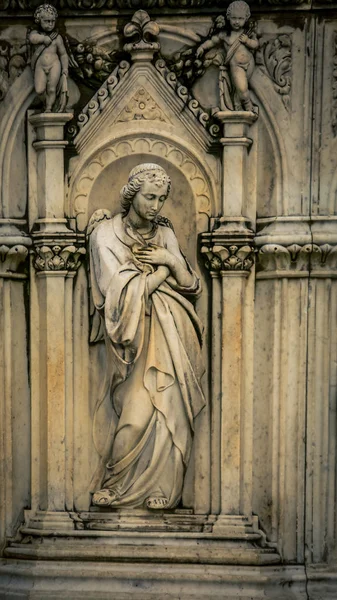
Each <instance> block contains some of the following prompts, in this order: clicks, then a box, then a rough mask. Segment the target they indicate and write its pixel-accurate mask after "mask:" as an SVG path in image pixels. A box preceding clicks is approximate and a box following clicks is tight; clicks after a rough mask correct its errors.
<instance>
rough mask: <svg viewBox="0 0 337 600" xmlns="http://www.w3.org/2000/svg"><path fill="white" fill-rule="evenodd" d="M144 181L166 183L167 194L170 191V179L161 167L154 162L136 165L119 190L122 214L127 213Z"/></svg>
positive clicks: (159, 184) (160, 184)
mask: <svg viewBox="0 0 337 600" xmlns="http://www.w3.org/2000/svg"><path fill="white" fill-rule="evenodd" d="M145 181H150V182H151V183H155V184H156V185H157V186H158V187H160V186H162V185H165V184H167V195H168V194H169V193H170V189H171V179H170V178H169V176H168V174H167V173H166V171H165V170H164V169H163V167H160V166H159V165H156V164H154V163H142V164H141V165H137V167H135V168H134V169H132V171H131V172H130V174H129V178H128V182H127V184H126V185H124V186H123V187H122V189H121V191H120V199H121V207H122V212H123V215H127V213H128V212H129V210H130V206H131V204H132V200H133V198H134V196H135V195H136V194H137V192H139V190H140V189H141V187H142V184H143V183H144V182H145Z"/></svg>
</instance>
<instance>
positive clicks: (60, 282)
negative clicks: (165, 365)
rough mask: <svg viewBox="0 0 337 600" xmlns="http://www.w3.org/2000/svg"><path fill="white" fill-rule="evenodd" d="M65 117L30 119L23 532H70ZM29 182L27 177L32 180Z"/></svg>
mask: <svg viewBox="0 0 337 600" xmlns="http://www.w3.org/2000/svg"><path fill="white" fill-rule="evenodd" d="M71 118H72V115H71V114H54V113H49V114H37V115H32V116H31V117H30V119H29V120H30V123H31V124H32V125H33V127H34V129H35V132H36V140H35V141H34V142H33V147H34V149H35V151H36V158H35V164H36V201H35V202H34V200H33V198H34V195H33V196H32V195H31V196H30V221H31V222H34V226H33V233H32V237H33V242H34V256H33V259H32V269H31V303H30V309H31V389H32V511H31V513H30V514H29V515H27V521H28V526H29V527H30V528H33V529H34V528H37V529H39V528H40V529H58V530H60V529H72V528H73V522H72V520H71V518H70V516H69V512H67V511H71V510H72V508H73V498H72V483H71V472H72V455H73V448H72V441H73V416H72V412H73V398H72V387H73V386H72V382H73V339H72V335H73V331H72V329H73V319H72V310H73V308H72V304H73V300H72V293H73V291H72V281H73V278H74V276H75V273H76V270H77V269H78V267H79V265H80V259H81V257H82V256H83V255H84V253H85V249H84V247H83V243H84V240H83V235H82V236H81V235H79V234H76V232H74V231H73V230H72V229H70V227H68V223H67V219H66V218H65V217H64V157H63V152H64V148H65V146H66V144H67V142H66V141H65V140H64V134H63V129H64V125H65V123H66V122H67V121H69V120H70V119H71ZM32 177H33V176H32Z"/></svg>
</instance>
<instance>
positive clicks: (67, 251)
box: [34, 246, 86, 271]
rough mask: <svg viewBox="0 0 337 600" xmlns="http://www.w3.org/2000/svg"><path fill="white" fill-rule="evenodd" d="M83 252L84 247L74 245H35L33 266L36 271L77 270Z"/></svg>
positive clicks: (84, 251)
mask: <svg viewBox="0 0 337 600" xmlns="http://www.w3.org/2000/svg"><path fill="white" fill-rule="evenodd" d="M85 253H86V250H85V248H83V247H76V246H66V247H62V246H41V247H37V248H36V249H35V259H34V267H35V269H36V270H37V271H77V269H78V268H79V266H80V264H81V259H82V258H83V257H84V255H85Z"/></svg>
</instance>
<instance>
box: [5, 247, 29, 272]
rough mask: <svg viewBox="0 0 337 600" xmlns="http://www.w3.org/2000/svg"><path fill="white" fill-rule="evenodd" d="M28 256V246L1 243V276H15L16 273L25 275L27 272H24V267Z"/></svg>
mask: <svg viewBox="0 0 337 600" xmlns="http://www.w3.org/2000/svg"><path fill="white" fill-rule="evenodd" d="M27 256H28V249H27V248H26V246H22V245H21V244H17V245H15V246H7V245H6V244H2V245H0V278H1V277H10V276H11V275H12V276H13V277H15V275H16V276H19V277H20V276H21V277H25V274H24V273H22V267H23V264H24V261H25V260H26V258H27Z"/></svg>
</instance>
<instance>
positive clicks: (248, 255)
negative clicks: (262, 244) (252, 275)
mask: <svg viewBox="0 0 337 600" xmlns="http://www.w3.org/2000/svg"><path fill="white" fill-rule="evenodd" d="M201 254H202V255H203V256H204V258H205V266H206V269H208V270H209V271H211V272H215V273H220V272H226V271H247V272H249V271H250V269H251V268H252V266H253V264H254V248H253V246H250V245H248V244H245V245H243V246H236V245H228V246H227V245H226V246H210V247H208V246H202V248H201Z"/></svg>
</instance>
